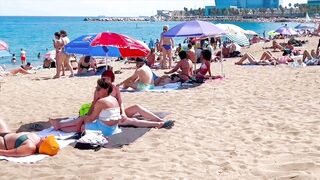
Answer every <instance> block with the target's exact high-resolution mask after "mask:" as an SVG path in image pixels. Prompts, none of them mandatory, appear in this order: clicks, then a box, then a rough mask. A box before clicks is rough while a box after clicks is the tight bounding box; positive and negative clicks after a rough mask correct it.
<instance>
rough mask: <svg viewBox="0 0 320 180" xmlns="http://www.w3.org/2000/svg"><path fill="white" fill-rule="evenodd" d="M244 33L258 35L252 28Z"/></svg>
mask: <svg viewBox="0 0 320 180" xmlns="http://www.w3.org/2000/svg"><path fill="white" fill-rule="evenodd" d="M244 34H246V35H257V33H256V32H254V31H252V30H246V31H245V33H244Z"/></svg>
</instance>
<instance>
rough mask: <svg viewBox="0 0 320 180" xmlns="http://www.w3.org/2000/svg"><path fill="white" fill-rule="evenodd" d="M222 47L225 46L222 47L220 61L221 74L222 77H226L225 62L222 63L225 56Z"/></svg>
mask: <svg viewBox="0 0 320 180" xmlns="http://www.w3.org/2000/svg"><path fill="white" fill-rule="evenodd" d="M222 48H223V47H221V53H220V62H219V63H220V74H221V76H222V77H225V74H224V72H223V63H222V61H223V60H222V58H223V55H222Z"/></svg>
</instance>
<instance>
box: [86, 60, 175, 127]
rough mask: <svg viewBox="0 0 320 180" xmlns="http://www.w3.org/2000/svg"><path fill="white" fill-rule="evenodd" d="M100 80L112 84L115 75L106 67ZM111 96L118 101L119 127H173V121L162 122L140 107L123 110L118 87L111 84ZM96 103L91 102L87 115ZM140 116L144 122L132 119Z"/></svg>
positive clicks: (135, 106)
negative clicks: (120, 117)
mask: <svg viewBox="0 0 320 180" xmlns="http://www.w3.org/2000/svg"><path fill="white" fill-rule="evenodd" d="M101 79H102V80H103V81H105V82H108V83H111V84H112V83H114V80H115V75H114V73H113V71H112V68H111V67H110V66H108V69H107V70H106V71H105V72H103V73H102V75H101ZM111 96H113V97H115V98H116V99H117V100H118V103H119V104H120V110H121V115H122V119H121V120H120V121H119V125H122V126H128V125H131V126H136V127H155V128H170V127H171V126H173V123H174V122H173V121H170V120H168V121H164V120H163V119H161V118H160V117H158V116H157V115H155V114H153V113H152V112H150V111H149V110H147V109H146V108H144V107H142V106H140V105H137V104H136V105H133V106H130V107H127V108H124V106H123V103H122V98H121V94H120V90H119V87H118V86H116V85H114V84H112V92H111ZM95 103H96V99H94V100H93V102H92V106H91V108H90V111H89V114H90V113H91V112H92V110H93V108H94V105H95ZM137 114H139V115H141V116H142V117H143V118H145V119H146V120H139V119H137V118H134V116H135V115H137Z"/></svg>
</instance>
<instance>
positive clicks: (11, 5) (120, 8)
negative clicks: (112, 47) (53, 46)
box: [0, 0, 213, 16]
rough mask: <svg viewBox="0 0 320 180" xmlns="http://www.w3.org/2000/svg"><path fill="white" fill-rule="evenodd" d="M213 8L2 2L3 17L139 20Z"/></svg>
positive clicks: (125, 0)
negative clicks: (159, 13) (162, 13)
mask: <svg viewBox="0 0 320 180" xmlns="http://www.w3.org/2000/svg"><path fill="white" fill-rule="evenodd" d="M209 4H213V0H0V15H24V16H55V15H58V16H98V15H105V16H139V15H148V16H150V15H155V14H156V13H157V11H156V10H160V9H165V10H180V9H181V10H182V9H183V7H187V8H199V7H204V6H205V5H209Z"/></svg>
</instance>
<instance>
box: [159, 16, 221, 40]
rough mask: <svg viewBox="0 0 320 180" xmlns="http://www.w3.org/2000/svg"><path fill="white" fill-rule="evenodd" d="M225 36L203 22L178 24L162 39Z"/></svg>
mask: <svg viewBox="0 0 320 180" xmlns="http://www.w3.org/2000/svg"><path fill="white" fill-rule="evenodd" d="M221 34H225V32H224V31H223V30H222V29H220V28H219V27H217V26H216V25H214V24H212V23H209V22H205V21H199V20H194V21H187V22H184V23H181V24H178V25H176V26H174V27H172V28H171V29H169V30H168V31H167V32H165V33H164V34H163V36H164V37H199V36H215V35H221Z"/></svg>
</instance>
